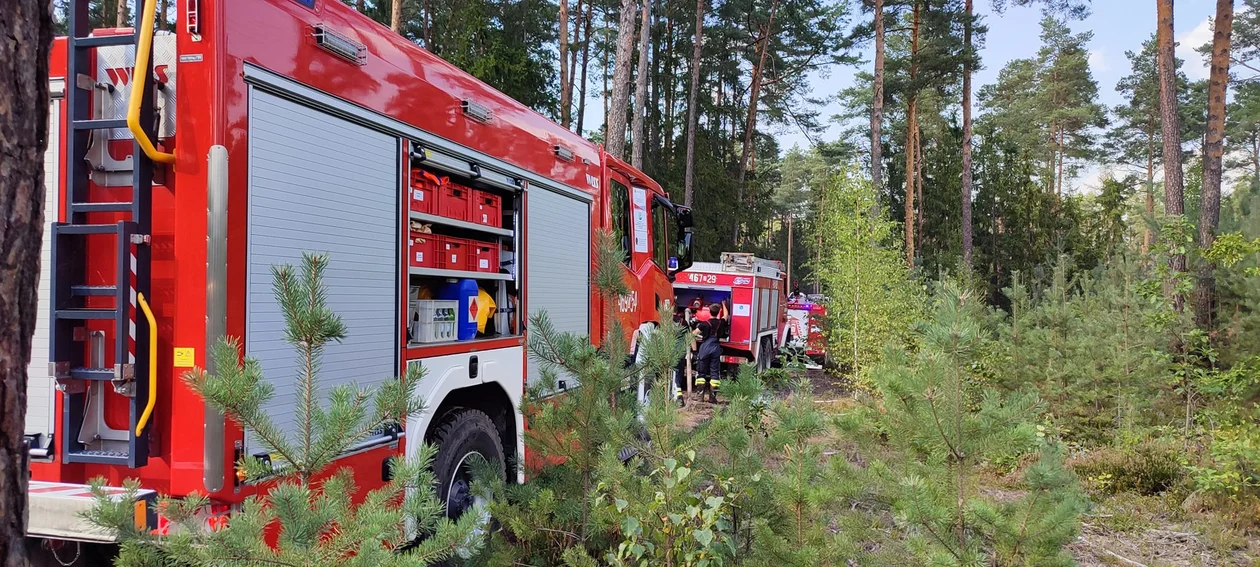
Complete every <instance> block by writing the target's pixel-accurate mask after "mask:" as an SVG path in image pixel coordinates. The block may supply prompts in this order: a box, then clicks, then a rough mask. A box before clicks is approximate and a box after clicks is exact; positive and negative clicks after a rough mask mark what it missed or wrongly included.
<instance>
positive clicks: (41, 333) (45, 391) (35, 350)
mask: <svg viewBox="0 0 1260 567" xmlns="http://www.w3.org/2000/svg"><path fill="white" fill-rule="evenodd" d="M61 90H62V87H61V83H60V81H57V82H56V83H55V84H54V85H53V91H54V94H56V95H58V96H60V91H61ZM48 112H49V117H48V149H46V150H44V239H43V243H42V244H41V245H40V248H39V283H38V287H37V288H36V289H37V290H38V294H39V299H38V304H37V307H36V311H35V312H36V313H37V315H36V316H35V334H34V336H32V337H31V363H30V365H29V366H27V367H26V377H27V386H26V429H25V433H28V434H32V433H47V434H51V433H52V431H53V409H54V408H55V407H56V405H55V404H54V401H53V400H54V398H53V394H54V393H55V392H56V389H55V388H54V387H53V379H52V377H51V376H49V375H48V326H49V324H50V322H51V320H50V316H51V315H50V309H51V308H52V299H51V298H52V291H51V287H50V285H51V283H52V274H51V270H52V239H51V238H50V236H51V235H52V223H53V221H55V220H57V211H58V210H60V207H59V206H58V205H59V203H58V202H57V197H58V195H57V193H58V191H57V186H58V181H59V179H60V174H61V168H60V167H59V163H58V160H57V155H58V152H59V151H60V150H61V99H60V98H54V99H53V100H52V101H50V104H49V105H48Z"/></svg>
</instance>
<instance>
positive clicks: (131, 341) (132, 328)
mask: <svg viewBox="0 0 1260 567" xmlns="http://www.w3.org/2000/svg"><path fill="white" fill-rule="evenodd" d="M130 278H131V279H130V282H129V285H130V287H131V310H129V311H128V312H127V318H128V324H129V327H128V331H129V332H130V336H129V337H128V339H127V363H128V364H135V363H136V244H135V243H134V242H133V243H131V273H130ZM150 332H152V331H150Z"/></svg>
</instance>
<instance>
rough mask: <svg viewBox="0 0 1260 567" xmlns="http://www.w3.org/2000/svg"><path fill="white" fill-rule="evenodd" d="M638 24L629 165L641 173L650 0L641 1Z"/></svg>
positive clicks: (650, 17) (646, 91)
mask: <svg viewBox="0 0 1260 567" xmlns="http://www.w3.org/2000/svg"><path fill="white" fill-rule="evenodd" d="M642 12H643V13H642V14H641V16H640V18H641V19H642V21H640V22H639V71H638V73H636V74H637V75H638V77H636V78H635V83H634V120H633V121H632V123H631V125H630V140H631V142H632V144H633V145H632V146H631V148H630V150H631V151H630V165H633V166H634V168H635V169H637V170H639V171H643V150H644V148H645V147H646V146H645V144H644V142H645V141H646V140H644V138H646V137H647V128H646V127H645V126H644V123H645V122H646V121H647V116H645V115H646V114H647V97H648V44H649V42H650V41H651V39H652V0H643V9H642Z"/></svg>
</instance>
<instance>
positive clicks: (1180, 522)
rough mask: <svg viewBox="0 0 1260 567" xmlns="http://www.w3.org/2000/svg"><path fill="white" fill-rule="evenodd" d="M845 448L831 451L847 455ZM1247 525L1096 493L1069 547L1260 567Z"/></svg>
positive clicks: (814, 373)
mask: <svg viewBox="0 0 1260 567" xmlns="http://www.w3.org/2000/svg"><path fill="white" fill-rule="evenodd" d="M806 377H807V378H808V380H809V383H810V384H811V386H812V389H813V396H814V399H815V403H817V404H819V405H820V406H823V407H824V408H833V409H834V410H840V409H841V408H844V407H848V406H851V405H853V404H855V403H859V402H858V400H857V399H855V397H854V391H853V389H852V388H851V387H850V386H849V384H848V382H846V381H845V380H844V379H842V378H837V377H836V376H834V375H832V374H830V373H828V372H826V371H824V370H822V369H811V370H809V371H808V372H807V374H806ZM783 393H786V390H785V391H784V392H783ZM719 398H720V396H719ZM718 403H719V404H720V403H722V402H721V400H720V399H719V402H718ZM713 409H714V405H713V404H710V403H708V402H706V401H703V400H701V399H700V397H699V395H698V394H697V395H695V396H694V397H692V398H689V399H688V402H687V406H686V408H685V409H684V411H683V420H684V423H686V424H688V426H689V427H694V426H696V425H698V424H700V423H702V422H704V421H706V420H708V419H710V418H711V417H712V416H713ZM846 449H847V448H841V447H837V450H836V451H828V452H827V454H831V455H835V454H848V453H849V451H848V450H846ZM850 456H852V455H850ZM982 483H983V485H982V486H981V488H980V490H981V492H983V493H984V494H985V495H986V496H988V497H990V498H993V499H995V500H998V501H1002V500H1014V499H1017V498H1019V497H1020V496H1022V494H1023V493H1022V491H1021V490H1020V488H1019V479H1018V475H1017V474H1014V475H1003V476H999V475H986V476H985V478H984V480H983V481H982ZM1255 512H1258V513H1260V511H1255ZM1240 523H1241V524H1255V523H1260V518H1257V519H1253V520H1251V521H1246V520H1245V519H1240V518H1235V517H1232V516H1231V515H1230V514H1226V513H1221V512H1214V511H1212V510H1209V509H1206V508H1205V507H1204V506H1202V505H1199V506H1197V509H1196V506H1195V505H1194V504H1193V503H1188V502H1172V501H1171V499H1170V498H1167V497H1160V496H1139V495H1133V494H1121V495H1115V496H1101V495H1094V496H1093V508H1092V510H1090V512H1089V513H1087V514H1086V516H1085V517H1084V518H1083V519H1082V523H1081V532H1080V534H1079V536H1078V537H1077V539H1076V541H1075V542H1073V543H1072V544H1071V545H1069V546H1068V549H1069V550H1070V551H1071V553H1072V556H1073V557H1074V558H1075V559H1076V562H1077V565H1079V566H1080V567H1183V566H1184V567H1260V540H1258V539H1256V538H1254V537H1252V538H1248V537H1247V536H1246V535H1245V534H1244V532H1242V531H1241V530H1239V529H1238V528H1237V526H1238V525H1239V524H1240Z"/></svg>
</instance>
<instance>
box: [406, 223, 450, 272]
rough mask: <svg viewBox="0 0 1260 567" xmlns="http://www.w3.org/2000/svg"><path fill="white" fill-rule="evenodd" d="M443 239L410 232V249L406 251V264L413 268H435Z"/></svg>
mask: <svg viewBox="0 0 1260 567" xmlns="http://www.w3.org/2000/svg"><path fill="white" fill-rule="evenodd" d="M442 240H443V238H442V237H441V236H438V235H436V234H429V233H426V232H418V231H414V230H413V231H411V247H410V248H409V249H408V254H407V256H408V258H409V260H408V263H409V264H410V265H411V266H412V267H413V268H437V267H438V260H439V257H438V249H439V247H440V246H441V241H442Z"/></svg>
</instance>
